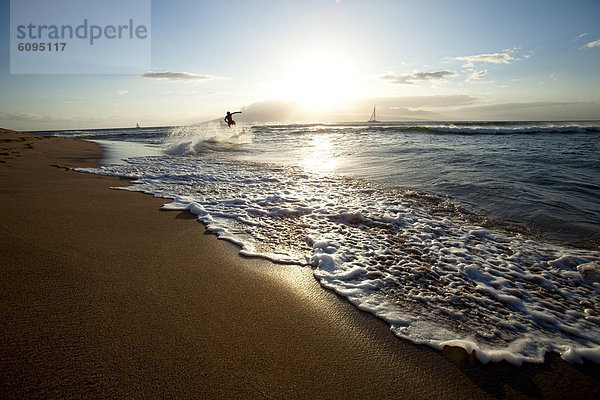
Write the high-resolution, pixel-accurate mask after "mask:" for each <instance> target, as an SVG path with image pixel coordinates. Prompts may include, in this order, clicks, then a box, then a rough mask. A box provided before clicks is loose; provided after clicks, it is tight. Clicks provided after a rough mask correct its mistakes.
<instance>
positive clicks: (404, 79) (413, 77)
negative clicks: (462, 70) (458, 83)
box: [379, 71, 456, 85]
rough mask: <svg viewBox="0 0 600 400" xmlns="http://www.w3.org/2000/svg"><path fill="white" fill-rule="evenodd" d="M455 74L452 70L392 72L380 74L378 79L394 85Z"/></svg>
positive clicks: (409, 83)
mask: <svg viewBox="0 0 600 400" xmlns="http://www.w3.org/2000/svg"><path fill="white" fill-rule="evenodd" d="M454 75H456V74H455V73H454V72H452V71H437V72H416V73H414V74H408V75H396V74H394V73H388V74H384V75H381V76H380V77H379V79H382V80H384V81H388V82H390V83H394V84H396V85H412V84H414V83H415V81H431V80H440V79H443V78H445V77H447V76H454Z"/></svg>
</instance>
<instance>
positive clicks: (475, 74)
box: [466, 69, 488, 83]
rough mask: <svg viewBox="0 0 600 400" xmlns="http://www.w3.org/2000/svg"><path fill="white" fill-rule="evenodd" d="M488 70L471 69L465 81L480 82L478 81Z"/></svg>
mask: <svg viewBox="0 0 600 400" xmlns="http://www.w3.org/2000/svg"><path fill="white" fill-rule="evenodd" d="M487 73H488V70H487V69H483V70H481V71H473V72H472V73H471V75H469V77H468V78H467V79H466V81H467V82H478V81H479V83H481V82H480V81H481V80H482V79H483V78H484V77H485V76H486V75H487Z"/></svg>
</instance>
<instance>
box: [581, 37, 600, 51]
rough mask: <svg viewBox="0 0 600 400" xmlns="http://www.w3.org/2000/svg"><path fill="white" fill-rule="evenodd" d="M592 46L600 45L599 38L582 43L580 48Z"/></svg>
mask: <svg viewBox="0 0 600 400" xmlns="http://www.w3.org/2000/svg"><path fill="white" fill-rule="evenodd" d="M593 47H600V39H598V40H594V41H593V42H589V43H587V44H584V45H583V46H582V47H581V48H582V49H586V48H587V49H591V48H593Z"/></svg>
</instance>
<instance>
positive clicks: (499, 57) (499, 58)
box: [454, 52, 514, 67]
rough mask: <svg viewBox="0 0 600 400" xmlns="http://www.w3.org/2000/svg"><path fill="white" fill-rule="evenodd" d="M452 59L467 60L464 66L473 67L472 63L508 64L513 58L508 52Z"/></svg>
mask: <svg viewBox="0 0 600 400" xmlns="http://www.w3.org/2000/svg"><path fill="white" fill-rule="evenodd" d="M454 60H461V61H468V63H467V64H465V65H464V67H473V66H474V63H476V62H478V63H492V64H510V62H511V61H513V60H514V58H513V56H511V55H510V54H509V52H504V53H486V54H476V55H473V56H463V57H454Z"/></svg>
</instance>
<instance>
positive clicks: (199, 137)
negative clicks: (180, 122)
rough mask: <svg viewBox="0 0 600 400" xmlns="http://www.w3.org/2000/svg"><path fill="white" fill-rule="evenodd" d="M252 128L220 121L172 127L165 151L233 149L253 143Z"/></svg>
mask: <svg viewBox="0 0 600 400" xmlns="http://www.w3.org/2000/svg"><path fill="white" fill-rule="evenodd" d="M252 138H253V134H252V130H251V129H249V128H247V127H239V126H233V127H231V128H229V127H227V126H226V125H224V124H221V123H219V122H212V121H211V122H206V123H201V124H194V125H185V126H178V127H174V128H171V130H170V131H169V132H168V134H167V137H166V139H165V141H164V143H163V151H164V152H165V153H166V154H171V155H194V154H199V153H203V152H207V151H231V150H234V149H235V148H237V147H238V146H239V145H241V144H248V143H252Z"/></svg>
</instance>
